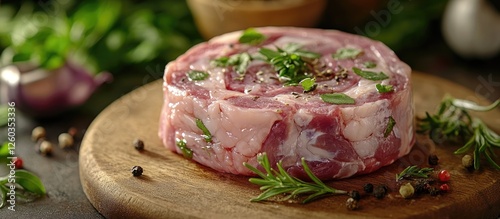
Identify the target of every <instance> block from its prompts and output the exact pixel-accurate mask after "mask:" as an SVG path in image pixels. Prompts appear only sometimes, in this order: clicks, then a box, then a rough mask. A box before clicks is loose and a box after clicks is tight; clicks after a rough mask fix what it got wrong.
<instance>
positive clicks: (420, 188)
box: [413, 180, 430, 194]
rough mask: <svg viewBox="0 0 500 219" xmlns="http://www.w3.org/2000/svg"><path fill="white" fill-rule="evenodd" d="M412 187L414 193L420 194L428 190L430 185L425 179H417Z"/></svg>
mask: <svg viewBox="0 0 500 219" xmlns="http://www.w3.org/2000/svg"><path fill="white" fill-rule="evenodd" d="M413 187H414V188H415V194H421V193H426V192H428V189H429V187H430V185H429V183H428V182H427V181H426V180H417V181H416V182H415V185H414V186H413Z"/></svg>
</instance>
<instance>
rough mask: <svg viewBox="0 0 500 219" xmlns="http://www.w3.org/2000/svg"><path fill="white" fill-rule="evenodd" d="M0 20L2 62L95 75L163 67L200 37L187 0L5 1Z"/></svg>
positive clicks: (0, 11)
mask: <svg viewBox="0 0 500 219" xmlns="http://www.w3.org/2000/svg"><path fill="white" fill-rule="evenodd" d="M0 24H1V26H0V48H1V49H2V54H1V64H3V65H6V64H9V63H12V62H19V61H30V62H33V63H37V64H38V65H40V67H43V68H46V69H55V68H57V67H60V66H61V65H62V64H63V63H64V62H65V60H66V59H70V60H71V61H73V62H75V63H78V64H80V65H82V66H85V67H86V68H87V69H88V70H90V72H93V73H98V72H100V71H109V72H111V73H119V72H122V71H124V70H128V71H130V70H131V68H132V69H140V70H144V69H145V67H147V66H156V65H162V66H164V65H165V64H166V63H167V62H168V61H169V60H172V59H175V58H176V57H177V56H178V55H180V54H182V53H183V52H185V50H187V49H188V48H189V47H191V46H192V45H193V44H195V43H198V42H200V41H201V37H200V36H199V34H198V32H197V30H196V27H195V25H194V23H193V20H192V16H191V14H190V11H189V9H188V7H187V5H186V2H185V1H184V0H167V1H161V0H153V1H133V0H126V1H114V0H111V1H98V0H86V1H75V0H53V1H32V2H31V1H2V2H1V4H0Z"/></svg>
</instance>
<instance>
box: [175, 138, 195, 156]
mask: <svg viewBox="0 0 500 219" xmlns="http://www.w3.org/2000/svg"><path fill="white" fill-rule="evenodd" d="M175 145H177V147H178V148H179V149H181V151H182V155H183V156H184V157H185V158H188V159H191V158H193V151H192V150H191V149H190V148H188V147H187V142H186V139H177V142H176V144H175Z"/></svg>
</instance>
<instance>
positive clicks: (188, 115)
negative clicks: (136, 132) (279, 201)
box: [159, 27, 415, 180]
mask: <svg viewBox="0 0 500 219" xmlns="http://www.w3.org/2000/svg"><path fill="white" fill-rule="evenodd" d="M256 30H257V31H258V32H260V33H262V34H264V35H265V36H266V37H267V38H266V40H265V41H264V42H262V43H261V44H259V45H257V46H255V45H253V46H252V45H248V44H241V43H239V41H238V39H239V37H240V36H241V34H242V32H233V33H228V34H225V35H222V36H219V37H215V38H213V39H211V40H210V41H208V42H205V43H201V44H199V45H196V46H194V47H193V48H192V49H190V50H189V51H187V52H186V53H185V54H183V55H182V56H180V57H179V58H177V59H176V60H175V61H172V62H170V63H169V64H168V65H167V66H166V70H165V76H164V85H163V86H164V89H163V90H164V105H163V109H162V113H161V118H160V127H159V135H160V138H161V139H162V141H163V144H164V145H165V147H167V148H168V149H169V150H172V151H175V152H177V153H179V154H182V150H181V149H180V147H178V146H177V142H179V141H184V142H185V143H186V148H189V150H191V151H192V159H193V160H195V161H196V162H198V163H201V164H203V165H205V166H208V167H211V168H213V169H215V170H217V171H221V172H227V173H233V174H243V175H251V174H252V172H251V171H250V170H248V169H247V168H246V167H245V166H244V165H243V162H247V163H249V164H251V165H254V166H257V165H258V164H257V160H256V156H257V155H258V154H259V153H262V152H266V153H267V156H268V157H269V160H270V161H271V163H276V162H278V161H280V160H281V162H282V165H283V167H284V169H285V170H286V171H287V172H288V173H290V174H291V175H293V176H296V177H299V178H307V175H305V173H304V171H303V168H302V166H301V162H300V159H301V158H302V157H304V158H305V160H306V162H307V164H308V165H309V167H310V168H311V170H312V171H313V173H314V174H316V175H317V176H318V178H320V179H323V180H324V179H332V178H346V177H350V176H353V175H356V174H366V173H370V172H373V171H375V170H377V169H379V168H380V167H383V166H386V165H389V164H391V163H393V162H394V161H395V160H396V159H398V158H400V157H401V156H403V155H406V154H407V153H409V151H410V149H411V147H412V145H413V144H414V141H415V136H414V135H415V134H414V132H415V131H414V124H413V120H414V112H413V102H412V89H411V83H410V74H411V69H410V67H409V66H408V65H406V64H405V63H403V62H401V61H400V60H399V59H398V57H397V56H396V55H395V54H394V52H393V51H391V50H390V49H389V48H387V47H386V46H385V45H383V44H382V43H380V42H376V41H373V40H370V39H368V38H365V37H361V36H356V35H352V34H347V33H343V32H340V31H335V30H321V29H306V28H292V27H264V28H257V29H256ZM291 43H293V44H294V45H300V49H301V50H305V51H311V52H315V53H319V54H321V57H320V58H318V59H317V60H315V62H314V68H315V69H316V70H318V72H323V73H324V72H329V73H333V74H330V75H326V76H324V75H323V76H321V77H320V76H318V75H315V76H316V83H317V87H316V89H315V90H313V91H312V92H307V93H304V89H303V88H302V86H300V85H298V86H284V84H283V83H282V82H281V81H280V80H278V79H277V75H276V71H275V69H274V68H273V66H272V65H271V64H270V63H268V62H265V61H263V60H260V59H258V58H254V59H253V60H252V61H251V62H250V64H249V65H248V67H247V70H246V73H245V74H244V76H243V77H241V75H240V74H238V73H237V72H236V71H235V68H234V67H231V66H229V67H217V66H216V65H214V64H213V60H215V59H217V58H220V57H227V56H231V55H234V54H241V53H243V52H246V53H248V54H250V55H252V56H258V55H256V54H258V53H259V48H261V47H266V48H269V49H273V50H276V48H277V47H279V48H284V47H287V45H291ZM342 48H352V49H356V50H358V51H361V53H360V54H359V55H357V56H356V57H354V58H341V59H339V58H334V56H333V55H332V54H336V53H337V52H338V51H339V49H342ZM367 63H368V64H367ZM353 67H356V68H359V69H363V70H367V71H368V70H369V71H372V72H383V73H384V74H385V75H387V76H388V78H387V79H384V80H378V81H372V80H368V79H365V78H363V77H360V76H359V75H358V74H356V73H355V72H354V71H353ZM192 70H196V71H201V72H205V73H208V75H209V76H208V78H206V79H204V80H190V78H189V77H188V76H187V73H188V72H190V71H192ZM339 73H342V74H339ZM339 75H342V76H343V77H341V78H339V77H338V76H339ZM376 84H382V85H392V87H393V91H392V92H387V93H379V92H378V91H377V89H376ZM327 93H342V94H346V95H348V96H349V97H351V98H353V99H354V100H355V103H354V104H331V103H326V102H324V101H323V100H322V99H321V98H320V95H321V94H327ZM391 118H393V120H394V121H395V125H394V126H393V128H392V130H391V129H390V128H388V126H389V125H388V124H389V120H390V119H391ZM197 119H199V120H200V121H201V122H202V123H203V124H204V126H205V127H206V128H207V129H208V131H209V132H210V134H211V136H212V139H211V141H207V139H206V137H207V136H206V135H204V132H203V131H202V129H200V128H199V127H198V126H197V123H196V120H197ZM386 132H387V133H386Z"/></svg>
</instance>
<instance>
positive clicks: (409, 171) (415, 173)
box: [396, 165, 434, 181]
mask: <svg viewBox="0 0 500 219" xmlns="http://www.w3.org/2000/svg"><path fill="white" fill-rule="evenodd" d="M432 171H434V169H433V168H429V167H427V168H419V167H418V166H416V165H415V166H409V167H407V168H405V169H404V170H403V171H401V173H399V174H396V181H399V180H402V179H403V178H411V177H420V178H428V177H429V175H430V174H431V173H432Z"/></svg>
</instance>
